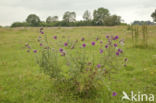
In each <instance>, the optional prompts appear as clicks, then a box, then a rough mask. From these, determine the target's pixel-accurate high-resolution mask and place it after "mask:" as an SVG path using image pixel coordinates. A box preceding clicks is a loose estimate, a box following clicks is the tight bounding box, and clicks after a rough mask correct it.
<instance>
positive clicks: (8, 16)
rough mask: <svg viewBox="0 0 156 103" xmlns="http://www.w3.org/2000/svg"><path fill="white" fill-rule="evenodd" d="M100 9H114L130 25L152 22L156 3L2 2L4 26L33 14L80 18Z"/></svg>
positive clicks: (132, 0) (115, 0) (119, 0)
mask: <svg viewBox="0 0 156 103" xmlns="http://www.w3.org/2000/svg"><path fill="white" fill-rule="evenodd" d="M98 7H104V8H107V9H109V10H110V12H111V14H117V15H120V16H121V17H122V19H124V20H125V21H126V22H128V23H130V22H132V21H134V20H152V19H151V17H150V15H151V13H152V12H153V11H154V9H156V8H155V7H156V0H1V1H0V25H10V24H11V23H12V22H15V21H24V20H25V19H26V17H27V16H28V15H29V14H30V13H35V14H37V15H38V16H39V17H40V18H41V20H45V19H46V17H47V16H54V15H57V16H59V17H60V18H62V15H63V14H64V12H65V11H75V12H76V13H77V19H82V15H83V12H84V11H85V10H90V11H91V12H93V10H94V9H97V8H98Z"/></svg>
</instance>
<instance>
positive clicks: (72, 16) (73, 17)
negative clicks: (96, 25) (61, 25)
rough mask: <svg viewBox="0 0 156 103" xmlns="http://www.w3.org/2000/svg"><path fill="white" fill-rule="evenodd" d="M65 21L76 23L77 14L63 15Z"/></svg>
mask: <svg viewBox="0 0 156 103" xmlns="http://www.w3.org/2000/svg"><path fill="white" fill-rule="evenodd" d="M63 20H64V21H65V22H75V21H76V13H75V12H69V11H67V12H65V13H64V15H63Z"/></svg>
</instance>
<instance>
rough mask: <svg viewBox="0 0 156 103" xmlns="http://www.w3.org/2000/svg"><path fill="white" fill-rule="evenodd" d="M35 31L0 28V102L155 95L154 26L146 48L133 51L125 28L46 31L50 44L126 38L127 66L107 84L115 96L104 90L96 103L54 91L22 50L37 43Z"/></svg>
mask: <svg viewBox="0 0 156 103" xmlns="http://www.w3.org/2000/svg"><path fill="white" fill-rule="evenodd" d="M38 31H39V28H0V103H96V102H97V103H130V102H128V101H121V97H122V91H126V92H127V93H130V92H131V91H134V92H135V93H137V92H138V91H140V92H141V93H146V94H154V95H155V96H156V76H155V75H156V26H151V27H149V43H148V44H149V47H148V48H142V47H141V46H138V47H136V48H134V47H133V45H132V40H131V34H130V32H129V31H127V28H126V27H124V26H116V27H77V28H72V27H69V28H45V30H44V31H45V33H46V34H47V35H48V39H49V40H51V41H52V40H53V38H52V37H53V35H58V36H59V37H62V36H65V37H66V38H71V39H72V40H75V39H78V38H79V39H80V38H81V37H85V38H86V39H87V41H88V43H90V42H91V41H93V40H94V41H95V39H96V37H97V36H98V37H101V38H105V35H107V34H112V35H119V36H120V38H124V39H125V41H126V45H125V49H124V53H125V56H126V57H128V66H127V67H125V68H124V69H122V70H121V71H118V73H117V74H114V75H113V76H112V80H110V81H108V82H109V86H110V88H111V89H112V90H114V91H116V92H117V93H118V94H117V96H116V97H111V98H108V97H109V96H108V95H109V94H108V93H105V88H103V89H101V93H102V95H103V96H102V97H97V98H96V99H95V100H92V99H80V98H78V99H75V98H73V97H72V96H70V95H69V94H68V96H67V95H65V94H60V93H58V91H56V89H55V86H54V85H53V80H51V79H49V77H48V76H47V75H45V74H43V73H42V72H41V71H40V68H39V66H38V65H37V64H36V62H35V58H34V56H33V53H32V52H31V53H27V52H26V50H25V49H24V45H25V43H26V42H28V41H29V42H31V43H36V38H37V37H38V35H39V32H38ZM140 42H141V41H140ZM110 95H111V94H110ZM155 101H156V100H155ZM145 103H146V102H145ZM147 103H148V102H147ZM153 103H154V102H153Z"/></svg>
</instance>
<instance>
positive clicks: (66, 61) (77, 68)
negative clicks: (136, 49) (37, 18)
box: [26, 28, 127, 98]
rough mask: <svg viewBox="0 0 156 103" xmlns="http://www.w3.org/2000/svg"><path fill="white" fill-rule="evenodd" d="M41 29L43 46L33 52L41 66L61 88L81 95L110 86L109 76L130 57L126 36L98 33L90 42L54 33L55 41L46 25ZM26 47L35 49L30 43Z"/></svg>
mask: <svg viewBox="0 0 156 103" xmlns="http://www.w3.org/2000/svg"><path fill="white" fill-rule="evenodd" d="M40 33H41V35H40V36H39V38H38V42H39V46H40V49H38V50H36V49H35V50H34V51H33V52H34V53H35V54H36V56H37V63H38V64H39V66H40V67H41V68H42V70H43V71H44V73H46V74H48V75H49V76H50V77H51V78H52V79H53V80H54V81H55V82H54V83H55V84H54V85H57V87H58V88H59V87H60V88H59V90H63V91H68V92H71V93H72V94H74V95H76V96H79V97H81V98H89V97H95V96H96V95H97V93H98V92H97V91H98V88H100V87H103V86H106V85H105V84H106V83H104V82H105V79H109V80H111V75H112V74H113V73H116V72H117V71H118V70H120V69H121V66H122V65H124V66H126V62H127V59H124V60H123V58H124V57H123V56H122V55H123V50H122V49H121V47H122V45H123V44H124V40H119V37H118V36H112V35H107V36H106V38H105V39H106V40H102V39H103V38H98V37H97V38H96V41H92V42H91V43H87V38H81V39H80V40H67V41H64V40H62V39H61V38H59V37H58V36H54V37H53V39H54V41H53V43H49V42H48V40H47V36H46V34H44V31H43V28H41V29H40ZM50 44H52V45H50ZM26 48H28V50H29V52H30V51H31V49H30V45H29V44H26ZM61 88H63V89H61Z"/></svg>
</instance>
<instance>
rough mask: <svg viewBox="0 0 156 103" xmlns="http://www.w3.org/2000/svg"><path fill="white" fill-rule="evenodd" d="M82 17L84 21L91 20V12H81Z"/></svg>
mask: <svg viewBox="0 0 156 103" xmlns="http://www.w3.org/2000/svg"><path fill="white" fill-rule="evenodd" d="M83 19H84V20H85V21H89V20H91V13H90V12H89V11H88V10H86V11H85V12H84V14H83Z"/></svg>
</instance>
